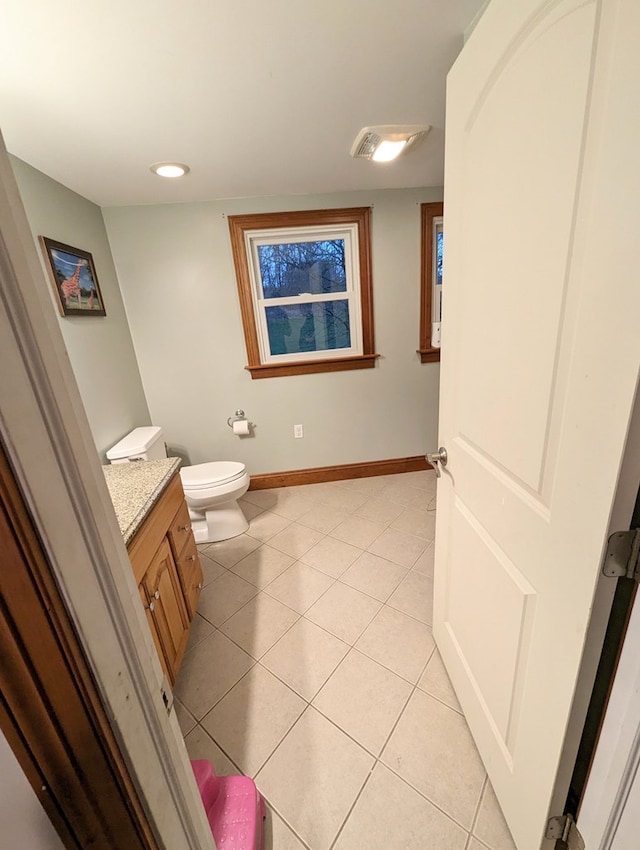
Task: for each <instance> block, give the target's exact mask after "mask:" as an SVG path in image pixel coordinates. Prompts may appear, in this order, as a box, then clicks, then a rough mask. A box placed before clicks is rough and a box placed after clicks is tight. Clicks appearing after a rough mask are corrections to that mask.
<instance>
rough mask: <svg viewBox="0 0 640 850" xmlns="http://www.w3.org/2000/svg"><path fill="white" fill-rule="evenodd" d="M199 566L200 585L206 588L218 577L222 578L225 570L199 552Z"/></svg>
mask: <svg viewBox="0 0 640 850" xmlns="http://www.w3.org/2000/svg"><path fill="white" fill-rule="evenodd" d="M199 554H200V564H201V565H202V584H203V585H204V586H205V587H206V586H207V585H208V584H211V582H212V581H215V580H216V579H217V578H220V576H223V575H224V574H225V573H226V571H227V568H226V567H223V566H222V565H221V564H218V563H217V562H216V561H214V560H213V559H212V558H209V557H208V556H207V555H206V554H205V553H204V552H200V553H199Z"/></svg>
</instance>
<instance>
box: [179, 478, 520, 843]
mask: <svg viewBox="0 0 640 850" xmlns="http://www.w3.org/2000/svg"><path fill="white" fill-rule="evenodd" d="M435 502H436V499H435V475H434V473H433V472H411V473H405V474H403V475H388V476H379V477H376V478H364V479H353V480H349V481H342V482H336V483H330V484H313V485H308V486H303V487H288V488H282V489H277V490H256V491H250V492H248V493H247V494H246V495H245V497H244V498H243V500H242V502H241V504H242V507H243V510H244V511H245V513H246V516H247V519H248V520H249V522H250V527H249V531H248V532H247V533H246V534H244V535H242V536H240V537H236V538H234V539H233V540H229V541H225V542H222V543H214V544H211V545H207V546H202V547H200V554H201V560H202V565H203V569H204V573H205V587H204V589H203V591H202V595H201V598H200V604H199V609H198V614H197V615H196V619H195V622H194V626H193V630H192V634H191V639H190V644H189V648H188V651H187V653H186V655H185V659H184V662H183V666H182V669H181V671H180V675H179V677H178V682H177V685H176V691H175V697H176V701H175V705H176V711H177V713H178V719H179V721H180V725H181V728H182V730H183V733H184V735H185V742H186V746H187V750H188V752H189V754H190V756H191V758H206V759H209V760H210V761H211V762H212V763H213V764H214V766H215V768H216V770H217V772H218V773H221V774H225V773H239V772H243V773H245V774H247V775H248V776H251V777H253V778H254V779H255V781H256V783H257V785H258V788H259V789H260V791H261V792H262V794H263V796H264V797H265V799H266V801H267V804H268V809H269V814H268V817H267V822H266V827H265V835H266V838H265V850H303V849H304V848H307V849H308V850H363V848H367V850H486V848H489V850H515V848H514V844H513V842H512V839H511V837H510V835H509V832H508V830H507V827H506V825H505V823H504V820H503V817H502V814H501V812H500V809H499V807H498V804H497V802H496V799H495V796H494V794H493V790H492V788H491V786H490V784H489V783H488V780H487V776H486V773H485V770H484V767H483V765H482V762H481V761H480V758H479V756H478V753H477V750H476V748H475V745H474V743H473V740H472V738H471V736H470V734H469V731H468V728H467V725H466V722H465V720H464V717H463V715H462V713H461V710H460V706H459V704H458V701H457V700H456V697H455V694H454V692H453V690H452V688H451V685H450V683H449V681H448V678H447V674H446V672H445V670H444V667H443V665H442V661H441V660H440V658H439V655H438V652H437V650H436V648H435V644H434V641H433V637H432V635H431V627H430V626H431V617H432V615H431V608H432V598H433V593H432V591H433V536H434V523H435Z"/></svg>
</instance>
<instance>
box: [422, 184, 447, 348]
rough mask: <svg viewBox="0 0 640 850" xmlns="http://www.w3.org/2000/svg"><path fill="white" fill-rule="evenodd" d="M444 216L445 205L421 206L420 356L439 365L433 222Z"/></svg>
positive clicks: (437, 203) (436, 203) (437, 202)
mask: <svg viewBox="0 0 640 850" xmlns="http://www.w3.org/2000/svg"><path fill="white" fill-rule="evenodd" d="M442 214H443V204H442V202H441V201H436V202H433V203H430V204H420V348H418V354H419V355H420V362H421V363H438V362H439V361H440V349H439V348H434V346H433V345H431V308H432V301H433V285H432V283H433V281H432V270H433V260H434V253H433V220H434V218H438V216H441V215H442Z"/></svg>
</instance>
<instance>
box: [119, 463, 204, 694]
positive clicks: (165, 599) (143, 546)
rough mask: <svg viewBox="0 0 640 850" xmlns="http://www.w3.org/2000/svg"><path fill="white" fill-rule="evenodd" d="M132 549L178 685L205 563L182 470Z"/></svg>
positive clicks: (161, 649) (156, 635) (160, 645)
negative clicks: (187, 497)
mask: <svg viewBox="0 0 640 850" xmlns="http://www.w3.org/2000/svg"><path fill="white" fill-rule="evenodd" d="M127 551H128V553H129V559H130V561H131V565H132V567H133V572H134V575H135V579H136V582H137V585H138V591H139V593H140V598H141V600H142V604H143V605H144V607H145V611H146V614H147V621H148V623H149V627H150V629H151V634H152V635H153V640H154V643H155V645H156V649H157V651H158V657H159V658H160V663H161V665H162V668H163V670H164V672H165V674H166V676H167V678H168V680H169V682H170V683H171V684H172V685H173V684H174V682H175V679H176V676H177V674H178V669H179V667H180V663H181V661H182V657H183V655H184V651H185V649H186V646H187V641H188V639H189V630H190V627H191V622H192V620H193V617H194V616H195V612H196V608H197V605H198V597H199V595H200V591H201V589H202V567H201V565H200V560H199V558H198V549H197V547H196V543H195V540H194V537H193V533H192V531H191V522H190V520H189V510H188V508H187V505H186V502H185V501H184V493H183V490H182V485H181V483H180V477H179V476H178V475H177V474H176V475H174V476H173V478H172V479H171V480H170V482H169V483H168V485H167V487H166V488H165V490H164V491H163V492H162V494H161V495H160V496H159V498H158V500H157V501H156V502H155V504H154V505H153V507H152V508H151V510H150V511H149V514H148V516H147V517H146V519H145V520H144V522H143V523H142V525H141V526H140V528H139V530H138V531H137V533H136V534H135V536H134V537H133V539H132V540H131V541H130V542H129V544H128V546H127Z"/></svg>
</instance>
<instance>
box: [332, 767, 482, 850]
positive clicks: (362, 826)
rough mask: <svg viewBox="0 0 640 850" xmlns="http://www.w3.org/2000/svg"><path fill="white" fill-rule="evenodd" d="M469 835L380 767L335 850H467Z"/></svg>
mask: <svg viewBox="0 0 640 850" xmlns="http://www.w3.org/2000/svg"><path fill="white" fill-rule="evenodd" d="M467 835H468V833H466V832H465V831H464V830H463V829H461V828H460V827H459V826H458V824H456V823H454V822H453V821H452V820H451V819H450V818H448V817H447V816H446V815H444V814H443V813H442V812H441V811H439V809H437V808H436V807H435V806H432V805H431V803H429V802H428V800H425V799H424V797H421V796H420V794H418V792H417V791H414V789H413V788H411V787H409V786H408V785H407V784H406V783H404V782H403V781H402V779H400V778H399V777H397V776H396V775H395V774H394V773H392V772H391V771H390V770H388V769H387V768H386V767H384V765H382V764H377V765H376V766H375V768H374V770H373V773H372V774H371V778H370V779H369V781H368V782H367V784H366V786H365V788H364V791H363V792H362V794H361V795H360V798H359V799H358V802H357V803H356V805H355V807H354V809H353V812H352V813H351V815H350V816H349V820H348V821H347V824H346V826H345V828H344V829H343V830H342V832H341V833H340V836H339V838H338V840H337V842H336V843H335V844H334V850H363V848H366V850H392V848H393V850H400V848H402V850H464V847H465V844H466V841H467Z"/></svg>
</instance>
